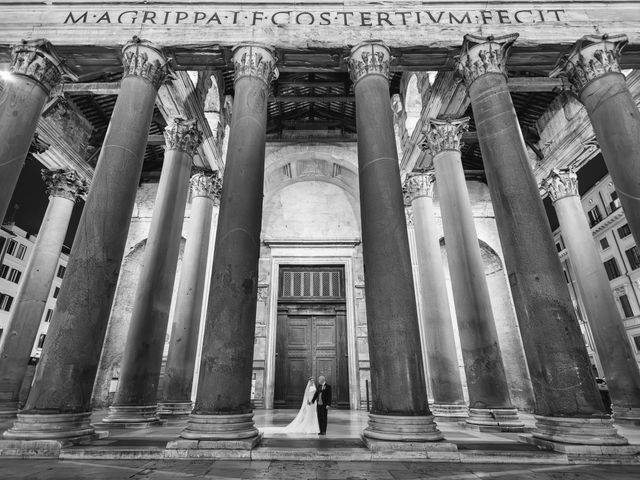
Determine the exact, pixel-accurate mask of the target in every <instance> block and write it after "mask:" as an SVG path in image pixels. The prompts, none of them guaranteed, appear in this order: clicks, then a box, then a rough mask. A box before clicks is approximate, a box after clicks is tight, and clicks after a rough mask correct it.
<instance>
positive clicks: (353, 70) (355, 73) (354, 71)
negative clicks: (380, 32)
mask: <svg viewBox="0 0 640 480" xmlns="http://www.w3.org/2000/svg"><path fill="white" fill-rule="evenodd" d="M390 63H391V53H390V52H389V47H387V46H386V45H385V44H384V43H383V42H381V41H379V40H370V41H367V42H362V43H359V44H358V45H356V46H355V47H353V48H352V49H351V55H349V73H350V75H351V81H352V82H353V84H354V85H355V84H356V83H358V81H360V79H362V78H363V77H365V76H366V75H382V76H383V77H384V78H386V79H387V81H389V79H390V76H389V64H390Z"/></svg>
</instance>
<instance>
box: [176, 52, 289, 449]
mask: <svg viewBox="0 0 640 480" xmlns="http://www.w3.org/2000/svg"><path fill="white" fill-rule="evenodd" d="M233 63H234V67H235V83H234V90H235V95H234V100H233V115H232V117H231V130H230V137H229V145H228V149H227V161H226V164H225V172H224V186H223V189H222V196H221V199H220V213H219V217H218V227H217V232H216V243H215V247H214V248H215V251H214V257H213V271H212V277H211V286H210V291H209V302H208V306H207V319H206V322H205V330H204V343H203V348H202V360H201V364H200V375H199V380H198V395H197V397H196V404H195V408H194V409H193V413H192V414H191V416H190V417H189V423H188V425H187V427H186V428H185V430H183V431H182V433H181V436H182V437H183V438H188V439H194V440H212V441H225V440H228V439H233V440H236V441H237V443H235V445H236V448H252V447H253V446H254V445H255V444H256V442H257V441H258V439H259V436H258V430H257V429H256V428H255V426H254V423H253V412H252V409H251V374H252V370H253V345H254V343H253V339H254V335H255V323H256V301H257V293H258V260H259V258H260V229H261V224H262V188H263V179H264V157H265V137H266V128H267V101H268V96H269V85H270V83H271V80H272V79H273V78H274V76H275V75H277V69H276V65H275V64H276V59H275V57H274V54H273V50H272V49H270V48H268V47H264V46H259V45H252V44H247V45H240V46H238V47H236V48H235V49H234V51H233ZM208 443H209V442H208Z"/></svg>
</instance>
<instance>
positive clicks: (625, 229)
mask: <svg viewBox="0 0 640 480" xmlns="http://www.w3.org/2000/svg"><path fill="white" fill-rule="evenodd" d="M629 235H631V229H630V228H629V224H628V223H625V224H624V225H622V226H621V227H620V228H619V229H618V236H619V237H620V238H625V237H628V236H629Z"/></svg>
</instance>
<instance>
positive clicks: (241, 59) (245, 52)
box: [233, 44, 278, 87]
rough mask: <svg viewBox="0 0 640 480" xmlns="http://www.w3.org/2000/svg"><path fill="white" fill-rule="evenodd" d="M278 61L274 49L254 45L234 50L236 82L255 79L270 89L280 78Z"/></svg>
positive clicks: (246, 45) (240, 46)
mask: <svg viewBox="0 0 640 480" xmlns="http://www.w3.org/2000/svg"><path fill="white" fill-rule="evenodd" d="M277 61H278V60H277V59H276V57H275V53H274V51H273V49H272V48H269V47H265V46H262V45H254V44H243V45H239V46H237V47H236V48H234V49H233V68H234V69H235V78H234V81H236V82H237V81H238V80H239V79H241V78H243V77H254V78H258V79H260V80H262V81H263V82H264V83H265V84H266V85H267V87H268V86H269V85H270V84H271V81H272V80H275V79H276V78H278V69H277V68H276V62H277Z"/></svg>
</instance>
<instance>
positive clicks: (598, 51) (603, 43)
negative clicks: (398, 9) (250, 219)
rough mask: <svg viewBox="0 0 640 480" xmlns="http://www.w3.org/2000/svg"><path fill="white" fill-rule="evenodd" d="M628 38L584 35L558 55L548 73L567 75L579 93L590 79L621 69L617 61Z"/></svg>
mask: <svg viewBox="0 0 640 480" xmlns="http://www.w3.org/2000/svg"><path fill="white" fill-rule="evenodd" d="M628 42H629V38H628V37H627V36H626V35H614V36H611V37H609V36H607V35H586V36H584V37H582V38H581V39H580V40H578V41H577V42H576V44H575V45H574V46H573V48H572V49H571V51H570V52H569V53H568V54H567V55H565V56H564V57H562V58H561V59H560V61H559V62H558V63H557V65H556V67H555V68H554V69H553V71H552V72H551V73H550V74H549V76H550V77H556V76H559V75H563V76H566V77H567V78H568V79H569V81H570V82H571V87H572V89H573V90H574V92H575V93H576V94H578V95H580V92H582V89H583V88H584V87H586V86H587V85H588V84H589V82H591V81H592V80H595V79H596V78H599V77H601V76H602V75H604V74H606V73H610V72H614V73H622V72H621V71H620V64H619V63H618V62H619V60H620V56H621V53H620V52H621V51H622V49H623V48H624V47H625V46H626V45H627V43H628Z"/></svg>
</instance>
